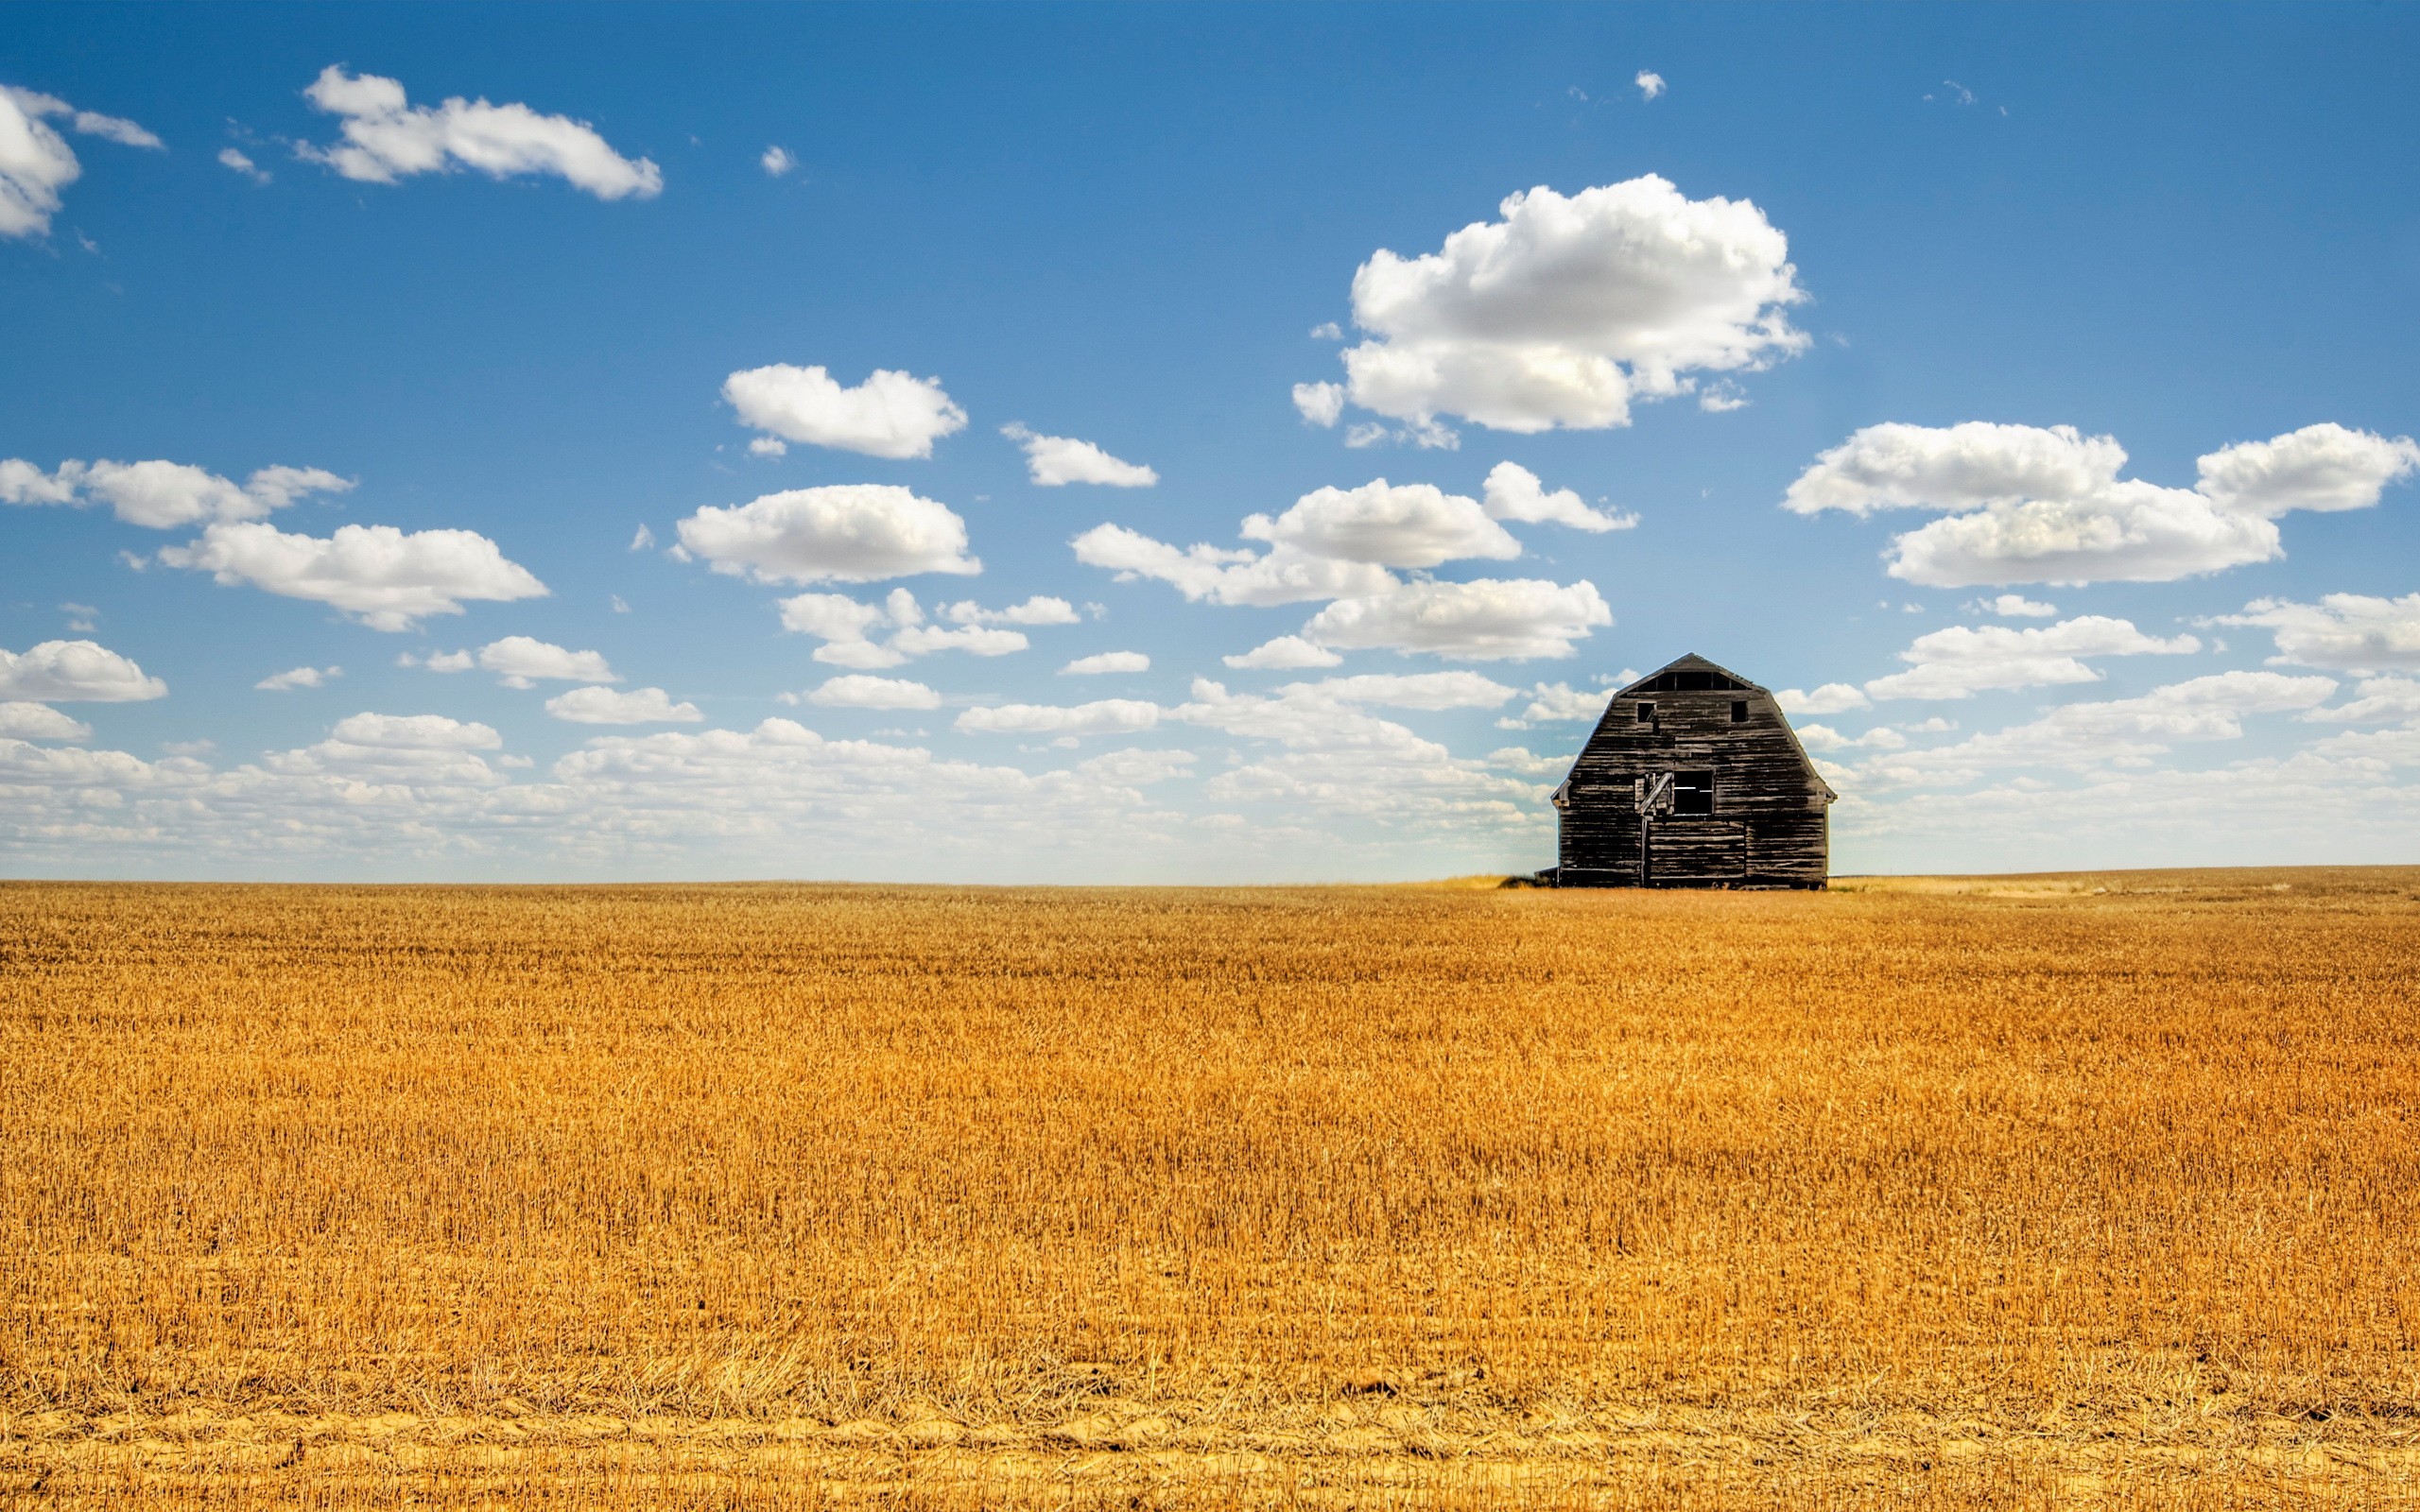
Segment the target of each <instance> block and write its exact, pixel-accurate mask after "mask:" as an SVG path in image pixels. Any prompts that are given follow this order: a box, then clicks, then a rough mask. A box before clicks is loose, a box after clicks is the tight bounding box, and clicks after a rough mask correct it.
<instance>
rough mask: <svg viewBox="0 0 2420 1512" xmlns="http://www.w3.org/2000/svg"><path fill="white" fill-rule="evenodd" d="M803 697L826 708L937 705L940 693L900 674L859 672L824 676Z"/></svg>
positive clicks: (913, 707)
mask: <svg viewBox="0 0 2420 1512" xmlns="http://www.w3.org/2000/svg"><path fill="white" fill-rule="evenodd" d="M806 701H807V702H809V703H812V704H820V705H821V706H822V707H824V708H827V709H938V708H940V707H941V706H942V696H941V695H940V694H939V693H936V692H934V691H933V690H932V689H931V688H928V687H926V686H925V684H923V683H921V682H911V681H908V679H904V678H870V677H867V676H865V675H864V674H863V673H851V674H848V675H847V676H844V677H838V678H829V679H825V680H824V682H823V685H822V686H821V687H819V688H817V689H816V690H815V691H814V692H812V693H810V694H808V695H807V696H806Z"/></svg>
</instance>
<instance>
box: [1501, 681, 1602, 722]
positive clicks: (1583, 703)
mask: <svg viewBox="0 0 2420 1512" xmlns="http://www.w3.org/2000/svg"><path fill="white" fill-rule="evenodd" d="M1608 701H1610V700H1609V699H1608V697H1607V696H1606V694H1605V693H1604V691H1603V690H1602V689H1579V688H1574V687H1572V686H1571V685H1570V684H1569V683H1564V682H1541V683H1539V684H1537V685H1536V686H1534V687H1532V688H1531V689H1530V706H1529V707H1528V708H1526V709H1524V710H1522V711H1521V712H1520V713H1518V714H1515V715H1513V716H1512V717H1510V718H1505V719H1499V720H1497V721H1496V725H1497V726H1498V727H1499V728H1501V729H1505V730H1527V729H1529V728H1530V726H1532V725H1550V724H1563V723H1566V722H1569V721H1573V720H1583V719H1584V720H1586V721H1588V722H1589V723H1591V724H1593V723H1595V722H1596V721H1597V720H1599V719H1600V718H1602V717H1603V716H1604V713H1605V705H1606V703H1607V702H1608Z"/></svg>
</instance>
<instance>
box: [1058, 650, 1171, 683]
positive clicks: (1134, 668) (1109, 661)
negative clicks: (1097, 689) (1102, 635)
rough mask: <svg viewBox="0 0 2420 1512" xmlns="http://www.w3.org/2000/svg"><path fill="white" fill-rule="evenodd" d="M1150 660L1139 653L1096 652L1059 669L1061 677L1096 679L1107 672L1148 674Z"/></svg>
mask: <svg viewBox="0 0 2420 1512" xmlns="http://www.w3.org/2000/svg"><path fill="white" fill-rule="evenodd" d="M1150 670H1151V659H1150V657H1148V656H1145V655H1144V654H1143V653H1142V652H1140V651H1097V652H1095V653H1094V654H1093V655H1091V656H1080V657H1078V658H1076V660H1074V661H1073V662H1068V663H1067V664H1066V665H1065V666H1063V667H1061V668H1060V669H1059V673H1060V676H1062V677H1070V676H1072V677H1079V678H1089V677H1098V676H1100V675H1101V674H1103V673H1109V672H1149V671H1150Z"/></svg>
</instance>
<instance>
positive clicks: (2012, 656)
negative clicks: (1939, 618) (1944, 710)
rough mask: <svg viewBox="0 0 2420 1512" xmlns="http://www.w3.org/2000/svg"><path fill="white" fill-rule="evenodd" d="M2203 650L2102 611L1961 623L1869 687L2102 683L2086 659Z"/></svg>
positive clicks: (1944, 694)
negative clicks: (2032, 624)
mask: <svg viewBox="0 0 2420 1512" xmlns="http://www.w3.org/2000/svg"><path fill="white" fill-rule="evenodd" d="M2201 648H2202V643H2201V642H2200V641H2198V640H2196V639H2195V638H2194V637H2192V636H2190V635H2179V636H2175V637H2173V638H2171V639H2169V640H2165V641H2163V640H2161V639H2160V638H2159V637H2157V636H2155V635H2146V634H2144V633H2143V632H2142V631H2140V630H2138V629H2136V628H2135V627H2134V624H2133V622H2131V621H2128V620H2118V619H2110V618H2108V617H2107V616H2105V615H2100V614H2086V615H2082V616H2080V617H2078V618H2076V619H2071V620H2062V621H2060V622H2059V623H2058V624H2056V625H2048V626H2044V627H2040V628H2038V629H2018V628H2016V627H2013V626H2007V625H1981V626H1966V625H1959V626H1952V627H1949V628H1947V629H1944V630H1934V631H1933V632H1931V633H1930V634H1928V635H1920V636H1917V637H1916V639H1915V643H1914V644H1911V645H1910V646H1909V647H1908V649H1906V650H1904V651H1902V652H1900V653H1899V660H1900V661H1902V662H1907V663H1909V666H1908V670H1907V671H1905V672H1894V673H1892V674H1891V675H1890V676H1888V677H1881V678H1876V679H1874V680H1872V681H1871V682H1868V683H1867V684H1866V685H1865V692H1866V695H1867V696H1869V697H1874V698H1965V697H1970V696H1973V695H1975V694H1978V693H1986V692H1991V691H1993V690H1996V689H2004V688H2042V687H2052V686H2056V685H2058V684H2061V683H2069V682H2097V681H2099V680H2100V676H2101V675H2100V673H2098V672H2096V671H2094V670H2093V669H2092V668H2090V667H2088V666H2086V665H2084V664H2083V660H2082V659H2083V658H2084V657H2088V656H2091V657H2101V656H2145V655H2149V656H2176V655H2181V654H2183V653H2186V652H2190V651H2198V650H2200V649H2201Z"/></svg>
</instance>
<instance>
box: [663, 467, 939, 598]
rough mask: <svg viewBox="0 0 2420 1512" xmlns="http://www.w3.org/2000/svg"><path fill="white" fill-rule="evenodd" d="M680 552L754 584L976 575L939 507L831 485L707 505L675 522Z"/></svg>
mask: <svg viewBox="0 0 2420 1512" xmlns="http://www.w3.org/2000/svg"><path fill="white" fill-rule="evenodd" d="M680 532H681V544H682V545H683V547H684V548H686V549H687V550H689V551H690V552H692V553H694V554H696V555H697V556H700V557H702V558H705V559H706V561H707V562H708V563H709V564H710V565H711V566H712V567H713V568H714V570H715V571H717V572H719V573H732V574H735V575H739V576H749V577H753V578H755V579H756V580H757V581H759V582H785V583H817V582H843V583H870V582H875V581H878V580H880V579H882V578H885V577H907V576H913V575H916V574H919V573H951V574H956V575H958V576H971V575H973V574H976V573H979V572H981V571H982V570H983V564H982V563H981V562H979V561H977V560H976V559H975V558H972V557H969V556H968V555H966V522H965V521H964V520H961V519H959V516H958V515H957V514H956V513H955V512H953V511H952V510H951V509H950V508H949V507H948V506H946V505H943V504H937V503H935V502H934V501H933V500H931V499H926V498H922V497H920V496H918V495H917V494H915V493H912V492H910V491H908V490H907V489H904V488H901V487H899V486H897V485H896V484H890V483H838V484H830V485H826V486H824V487H822V488H814V489H791V490H787V491H785V492H781V493H768V494H766V495H764V496H763V497H762V498H759V499H755V500H753V501H752V502H750V503H748V504H743V505H736V506H734V507H730V508H717V507H714V506H712V505H708V506H706V507H703V508H700V510H698V512H697V513H695V514H693V515H691V516H689V517H688V518H687V519H685V520H683V521H682V522H681V524H680Z"/></svg>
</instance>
